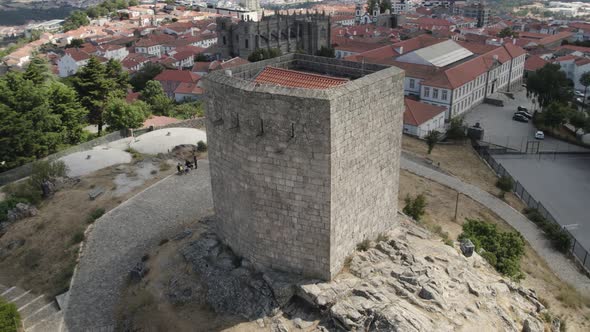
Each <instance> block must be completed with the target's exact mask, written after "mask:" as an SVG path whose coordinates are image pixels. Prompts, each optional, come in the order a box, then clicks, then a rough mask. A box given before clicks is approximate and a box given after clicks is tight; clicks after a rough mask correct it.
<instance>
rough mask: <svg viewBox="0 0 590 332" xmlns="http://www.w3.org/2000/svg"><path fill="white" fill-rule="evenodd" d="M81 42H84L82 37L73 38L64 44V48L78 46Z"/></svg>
mask: <svg viewBox="0 0 590 332" xmlns="http://www.w3.org/2000/svg"><path fill="white" fill-rule="evenodd" d="M82 44H84V39H80V38H74V39H72V41H71V42H70V43H69V44H68V45H66V48H79V47H80V46H82Z"/></svg>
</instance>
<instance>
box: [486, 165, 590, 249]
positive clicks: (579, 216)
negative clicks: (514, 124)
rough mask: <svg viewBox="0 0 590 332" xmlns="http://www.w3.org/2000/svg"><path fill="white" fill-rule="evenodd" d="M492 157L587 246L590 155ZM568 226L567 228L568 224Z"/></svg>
mask: <svg viewBox="0 0 590 332" xmlns="http://www.w3.org/2000/svg"><path fill="white" fill-rule="evenodd" d="M494 159H496V161H498V162H500V163H501V164H502V166H504V168H505V169H506V170H507V171H508V173H510V175H512V176H513V177H514V178H515V179H516V180H518V181H519V182H520V183H521V184H522V185H523V186H524V187H525V188H526V190H527V191H528V192H529V193H530V194H531V195H532V196H533V197H534V198H535V199H536V200H537V201H539V202H541V203H542V204H543V205H544V206H545V208H546V209H547V210H548V211H549V212H550V213H551V214H552V215H553V217H555V219H556V220H557V221H558V222H559V223H560V224H561V225H562V226H566V225H576V224H577V226H572V228H571V229H570V232H571V233H572V234H574V235H575V236H576V238H577V239H578V241H579V242H581V243H582V244H583V246H584V247H585V248H587V249H590V218H588V209H587V206H586V204H588V197H590V172H589V171H590V156H588V155H581V156H580V155H555V156H553V155H494ZM568 228H569V227H568Z"/></svg>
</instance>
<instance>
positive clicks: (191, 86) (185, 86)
mask: <svg viewBox="0 0 590 332" xmlns="http://www.w3.org/2000/svg"><path fill="white" fill-rule="evenodd" d="M174 93H181V94H194V95H200V94H203V89H202V88H201V87H199V86H197V83H186V82H183V83H180V84H179V85H178V87H177V88H176V90H174Z"/></svg>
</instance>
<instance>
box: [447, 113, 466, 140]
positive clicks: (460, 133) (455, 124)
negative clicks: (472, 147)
mask: <svg viewBox="0 0 590 332" xmlns="http://www.w3.org/2000/svg"><path fill="white" fill-rule="evenodd" d="M463 120H464V119H463V117H462V116H457V117H454V118H453V119H451V125H450V126H449V129H448V130H447V138H448V139H465V138H466V137H467V135H466V134H465V132H466V128H467V126H465V124H464V123H463Z"/></svg>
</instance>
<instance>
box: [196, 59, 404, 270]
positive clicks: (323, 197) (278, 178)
mask: <svg viewBox="0 0 590 332" xmlns="http://www.w3.org/2000/svg"><path fill="white" fill-rule="evenodd" d="M324 59H325V58H316V57H312V56H305V55H299V54H296V55H293V54H290V55H287V56H282V57H279V58H275V59H271V60H269V61H263V62H258V63H253V64H248V65H245V66H241V67H238V68H233V69H232V71H231V72H221V71H219V72H214V73H211V74H209V75H208V76H206V77H205V78H204V80H203V82H204V84H205V91H206V99H205V100H206V119H207V120H206V127H207V141H208V145H209V161H210V169H211V182H212V191H213V201H214V205H215V212H216V214H217V217H218V218H217V219H218V224H217V225H218V233H219V235H220V236H221V237H222V238H223V239H224V241H225V242H226V243H227V244H228V245H230V246H231V247H232V249H233V250H234V251H235V252H236V253H237V254H239V255H241V256H244V257H246V258H248V259H250V260H251V261H252V262H253V263H254V264H255V265H257V266H258V267H261V268H275V269H279V270H284V271H290V272H295V273H301V274H304V275H307V276H310V277H319V278H322V279H331V278H332V277H334V276H335V274H336V273H338V272H339V270H340V268H341V267H342V263H343V261H344V259H345V257H346V256H347V255H348V254H350V252H351V251H352V250H353V248H354V247H355V246H356V244H357V243H359V242H360V241H362V240H363V239H365V238H372V237H376V236H377V234H379V233H381V232H383V231H384V230H386V229H387V228H390V227H391V226H393V225H394V221H395V215H396V212H397V191H398V187H397V186H398V177H399V154H400V150H401V132H402V114H403V109H402V107H403V100H402V98H403V87H402V84H403V72H402V71H401V70H399V69H397V68H387V67H379V68H377V67H374V68H371V69H372V71H374V73H371V71H365V70H366V68H356V69H355V68H354V66H355V65H353V64H351V68H348V67H346V65H347V64H348V62H346V61H338V60H334V59H326V60H324ZM321 63H324V64H325V65H324V66H322V65H321ZM269 64H270V65H273V66H277V67H282V68H294V69H298V70H305V69H307V70H308V71H315V72H318V71H319V70H320V69H323V70H324V71H323V72H324V73H325V72H331V71H337V72H334V73H332V74H338V73H340V72H347V73H353V74H354V75H351V76H353V77H361V78H359V79H356V80H352V81H350V82H348V83H346V84H344V85H342V86H340V87H337V88H331V89H326V90H311V89H296V88H285V87H278V86H270V85H261V84H256V83H254V82H253V81H252V80H251V78H252V77H255V75H256V74H257V72H259V71H260V70H261V69H263V68H264V66H266V65H269ZM320 72H321V71H320ZM363 74H368V75H366V76H364V77H362V76H363Z"/></svg>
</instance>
